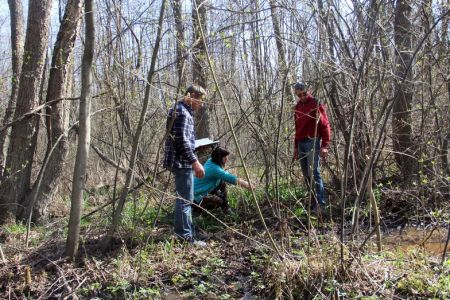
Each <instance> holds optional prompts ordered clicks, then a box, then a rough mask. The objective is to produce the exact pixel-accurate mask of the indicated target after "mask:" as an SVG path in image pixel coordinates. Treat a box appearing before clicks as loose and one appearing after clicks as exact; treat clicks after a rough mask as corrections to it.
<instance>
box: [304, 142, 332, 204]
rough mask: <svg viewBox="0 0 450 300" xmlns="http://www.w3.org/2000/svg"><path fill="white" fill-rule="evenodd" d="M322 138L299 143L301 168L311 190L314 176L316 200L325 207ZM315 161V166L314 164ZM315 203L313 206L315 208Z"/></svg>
mask: <svg viewBox="0 0 450 300" xmlns="http://www.w3.org/2000/svg"><path fill="white" fill-rule="evenodd" d="M319 154H320V138H316V139H305V140H301V141H299V142H298V157H299V158H300V166H301V169H302V173H303V177H304V178H305V181H306V185H307V186H308V188H310V183H311V177H312V176H311V174H312V175H313V176H314V182H315V188H316V189H315V194H314V196H315V199H316V200H317V202H318V203H319V204H320V205H321V206H323V205H325V204H326V200H325V189H324V187H323V180H322V177H321V176H320V155H319ZM313 161H314V164H313ZM315 204H316V201H314V203H313V206H315Z"/></svg>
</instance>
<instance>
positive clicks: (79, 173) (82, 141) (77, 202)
mask: <svg viewBox="0 0 450 300" xmlns="http://www.w3.org/2000/svg"><path fill="white" fill-rule="evenodd" d="M93 2H94V1H93V0H85V6H84V7H85V24H86V25H85V36H86V38H85V46H84V54H83V62H82V74H81V75H82V77H81V80H82V82H81V96H80V109H79V113H80V124H79V131H78V147H77V157H76V161H75V170H74V173H73V181H72V203H71V207H70V219H69V232H68V234H67V244H66V255H67V256H68V257H69V258H70V259H72V260H73V259H74V258H75V256H76V255H77V252H78V241H79V238H80V220H81V213H82V210H83V190H84V182H85V176H86V165H87V160H88V155H89V145H90V142H91V117H90V113H91V112H90V110H91V84H92V70H91V69H92V61H93V57H94V49H95V22H94V19H95V8H94V3H93Z"/></svg>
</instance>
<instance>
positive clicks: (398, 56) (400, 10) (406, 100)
mask: <svg viewBox="0 0 450 300" xmlns="http://www.w3.org/2000/svg"><path fill="white" fill-rule="evenodd" d="M411 12H412V7H411V4H410V3H409V1H408V0H397V2H396V4H395V14H394V41H395V46H396V50H395V75H396V80H395V99H394V104H393V107H392V139H393V143H394V151H395V158H396V161H397V164H398V166H399V169H400V173H401V174H402V176H403V178H404V179H411V176H412V175H414V174H415V173H416V171H417V159H416V158H415V153H414V149H413V147H414V145H413V141H412V124H411V106H412V99H413V75H412V74H413V73H412V65H411V63H412V51H413V48H412V36H413V24H412V22H411Z"/></svg>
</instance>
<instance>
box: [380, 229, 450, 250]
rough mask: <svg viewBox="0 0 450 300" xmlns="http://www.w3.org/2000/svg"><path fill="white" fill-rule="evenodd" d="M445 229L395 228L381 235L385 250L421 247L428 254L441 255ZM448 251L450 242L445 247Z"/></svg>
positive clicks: (445, 236) (444, 240) (445, 234)
mask: <svg viewBox="0 0 450 300" xmlns="http://www.w3.org/2000/svg"><path fill="white" fill-rule="evenodd" d="M447 233H448V231H447V229H446V228H436V229H435V230H434V231H433V230H432V229H417V228H408V229H404V230H395V231H392V232H390V233H385V234H384V237H383V245H384V247H385V249H386V250H394V249H400V250H402V251H410V250H414V249H418V248H419V247H422V249H425V250H426V251H428V252H429V253H430V254H434V255H442V253H443V252H444V247H445V242H446V240H447ZM447 251H448V252H449V251H450V244H449V245H448V247H447Z"/></svg>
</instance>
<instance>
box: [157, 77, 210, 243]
mask: <svg viewBox="0 0 450 300" xmlns="http://www.w3.org/2000/svg"><path fill="white" fill-rule="evenodd" d="M204 97H206V91H205V89H204V88H202V87H201V86H197V85H191V86H189V87H188V88H187V90H186V93H185V96H184V98H183V100H182V101H179V102H177V103H176V106H175V107H174V108H172V109H171V110H170V111H169V114H168V116H167V128H168V129H169V131H168V133H169V134H168V135H167V138H166V141H165V149H164V150H165V153H164V167H165V168H167V169H169V170H170V171H171V172H172V173H173V175H174V178H175V189H176V192H177V199H176V201H175V234H176V235H178V236H179V237H181V238H182V239H184V240H186V241H189V242H192V243H194V244H198V245H199V246H205V245H206V244H205V243H204V242H202V241H196V240H195V239H194V226H193V223H192V207H191V203H192V201H193V200H194V180H193V175H195V177H197V178H202V177H203V176H204V175H205V171H204V169H203V166H202V165H201V163H200V162H199V161H198V159H197V156H196V155H195V153H194V151H195V130H194V116H193V112H194V111H198V110H199V109H200V108H201V107H202V105H203V101H202V100H203V99H204ZM174 109H175V111H174Z"/></svg>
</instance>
